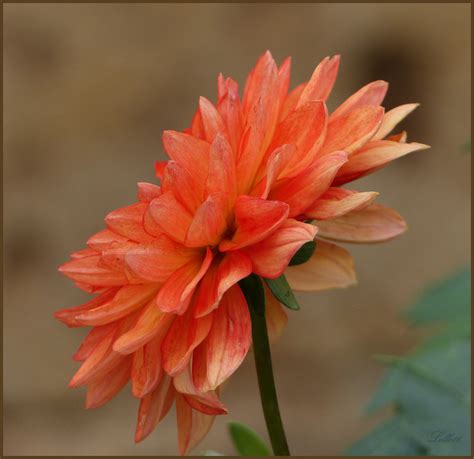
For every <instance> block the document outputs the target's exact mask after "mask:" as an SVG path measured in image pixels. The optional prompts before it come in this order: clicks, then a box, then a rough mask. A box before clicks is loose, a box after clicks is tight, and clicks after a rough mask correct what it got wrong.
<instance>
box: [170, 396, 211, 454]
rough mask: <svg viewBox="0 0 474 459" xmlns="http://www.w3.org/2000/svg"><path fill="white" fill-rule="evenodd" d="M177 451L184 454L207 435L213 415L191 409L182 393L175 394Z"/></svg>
mask: <svg viewBox="0 0 474 459" xmlns="http://www.w3.org/2000/svg"><path fill="white" fill-rule="evenodd" d="M176 420H177V424H178V443H179V452H180V454H181V455H182V456H184V455H185V454H186V453H187V452H188V451H190V450H192V449H193V448H194V447H195V446H197V444H198V443H199V442H200V441H201V440H202V439H203V438H204V437H205V436H206V435H207V433H208V432H209V430H210V429H211V427H212V424H213V422H214V416H209V415H207V414H203V413H201V412H199V411H196V410H193V409H192V408H191V406H190V405H189V404H188V403H187V402H186V400H185V399H184V397H183V396H182V395H179V394H177V395H176Z"/></svg>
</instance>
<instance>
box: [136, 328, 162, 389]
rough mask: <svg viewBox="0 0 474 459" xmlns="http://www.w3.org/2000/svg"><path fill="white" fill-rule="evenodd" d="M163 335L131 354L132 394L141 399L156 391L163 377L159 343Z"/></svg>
mask: <svg viewBox="0 0 474 459" xmlns="http://www.w3.org/2000/svg"><path fill="white" fill-rule="evenodd" d="M162 342H163V335H157V336H155V337H154V338H153V339H151V340H150V341H149V342H148V343H146V344H145V345H144V346H143V347H142V348H140V349H138V350H137V351H136V352H135V353H134V354H133V364H132V368H131V379H132V393H133V395H134V396H135V397H138V398H143V397H144V396H145V395H147V394H149V393H150V392H152V391H153V390H155V389H156V387H157V386H158V384H159V383H160V381H161V378H162V377H163V374H164V372H163V371H162V368H161V343H162Z"/></svg>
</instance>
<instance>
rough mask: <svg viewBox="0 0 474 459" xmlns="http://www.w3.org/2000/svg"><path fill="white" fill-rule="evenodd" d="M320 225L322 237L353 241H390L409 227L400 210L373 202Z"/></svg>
mask: <svg viewBox="0 0 474 459" xmlns="http://www.w3.org/2000/svg"><path fill="white" fill-rule="evenodd" d="M318 227H319V236H320V237H324V238H326V239H332V240H336V241H343V242H353V243H374V242H384V241H388V240H390V239H393V238H394V237H396V236H399V235H400V234H402V233H404V232H405V231H406V229H407V226H406V223H405V221H404V220H403V218H402V217H401V216H400V214H398V212H396V211H394V210H393V209H390V208H388V207H383V206H381V205H378V204H371V205H370V206H368V207H366V208H365V209H362V210H357V211H354V212H350V213H348V214H345V215H343V216H342V217H339V218H334V219H332V220H325V221H320V222H318Z"/></svg>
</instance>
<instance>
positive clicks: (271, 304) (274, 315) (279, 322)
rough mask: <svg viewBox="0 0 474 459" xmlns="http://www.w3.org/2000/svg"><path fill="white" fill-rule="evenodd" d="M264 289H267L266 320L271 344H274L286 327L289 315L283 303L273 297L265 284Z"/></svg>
mask: <svg viewBox="0 0 474 459" xmlns="http://www.w3.org/2000/svg"><path fill="white" fill-rule="evenodd" d="M263 288H264V289H265V318H266V319H267V329H268V338H269V339H270V342H274V341H275V340H276V339H278V338H279V337H280V335H281V334H282V332H283V329H284V328H285V327H286V324H287V323H288V314H287V313H286V311H285V308H284V307H283V306H282V305H281V303H280V302H279V301H278V300H277V299H276V298H275V297H274V296H273V294H272V292H271V291H270V289H269V288H268V286H267V284H266V283H265V282H264V283H263Z"/></svg>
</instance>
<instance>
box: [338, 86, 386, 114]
mask: <svg viewBox="0 0 474 459" xmlns="http://www.w3.org/2000/svg"><path fill="white" fill-rule="evenodd" d="M387 89H388V83H387V82H386V81H382V80H378V81H373V82H372V83H369V84H367V85H365V86H364V87H363V88H361V89H359V90H358V91H357V92H356V93H354V94H352V96H351V97H349V98H348V99H346V100H345V101H344V103H342V104H341V105H340V106H339V107H338V108H337V109H336V110H335V111H334V113H332V115H331V118H330V120H334V119H336V118H338V117H340V116H346V115H348V114H349V113H350V112H351V111H353V110H355V109H357V108H360V107H366V106H370V107H375V106H377V105H380V104H381V103H382V101H383V99H384V97H385V94H386V93H387Z"/></svg>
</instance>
